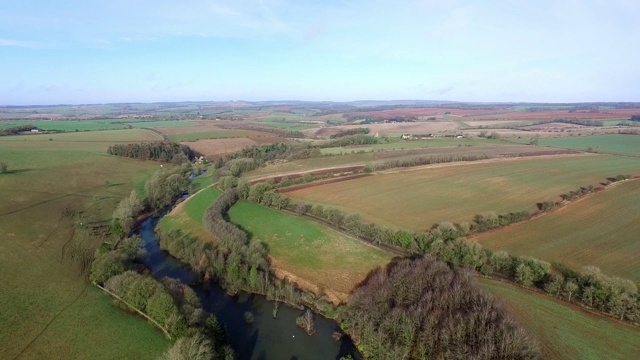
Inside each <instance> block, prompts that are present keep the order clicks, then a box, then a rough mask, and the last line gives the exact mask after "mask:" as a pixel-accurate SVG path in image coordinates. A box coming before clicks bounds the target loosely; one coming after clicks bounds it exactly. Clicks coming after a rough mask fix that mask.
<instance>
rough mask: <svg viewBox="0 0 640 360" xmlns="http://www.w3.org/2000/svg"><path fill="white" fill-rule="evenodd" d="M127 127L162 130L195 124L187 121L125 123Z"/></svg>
mask: <svg viewBox="0 0 640 360" xmlns="http://www.w3.org/2000/svg"><path fill="white" fill-rule="evenodd" d="M126 124H127V125H131V126H132V127H134V128H163V127H176V126H191V125H195V124H197V123H196V122H194V121H188V120H156V121H132V122H127V123H126Z"/></svg>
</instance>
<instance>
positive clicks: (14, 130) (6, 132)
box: [0, 125, 38, 136]
mask: <svg viewBox="0 0 640 360" xmlns="http://www.w3.org/2000/svg"><path fill="white" fill-rule="evenodd" d="M31 130H38V127H37V126H33V125H20V126H14V127H10V128H6V129H0V136H10V135H19V134H20V133H23V132H25V131H31Z"/></svg>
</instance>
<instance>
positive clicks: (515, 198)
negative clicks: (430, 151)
mask: <svg viewBox="0 0 640 360" xmlns="http://www.w3.org/2000/svg"><path fill="white" fill-rule="evenodd" d="M639 172H640V159H635V158H625V157H615V156H609V155H601V156H579V157H563V158H548V159H526V160H525V159H523V160H520V159H519V160H513V161H503V162H489V163H480V164H465V165H459V166H447V165H445V166H442V167H433V168H427V169H417V170H409V171H403V172H395V173H394V172H389V173H382V174H376V175H375V176H368V177H363V178H359V179H356V180H349V181H344V182H337V183H332V184H325V185H318V186H314V187H309V188H305V189H300V190H294V191H291V192H288V193H287V195H288V196H290V197H292V198H294V199H298V200H305V201H308V202H313V203H323V204H331V205H335V206H337V207H339V208H341V209H343V210H345V211H346V212H348V213H351V212H358V213H360V214H362V215H363V217H364V218H366V219H368V220H370V221H374V222H376V223H379V224H382V225H387V226H395V227H400V228H407V229H413V230H425V229H428V228H430V227H431V226H432V225H433V224H436V223H439V222H442V221H451V222H464V221H471V220H472V218H473V216H474V215H475V214H478V213H485V212H489V211H494V212H496V213H498V214H501V213H508V212H512V211H521V210H531V211H533V210H534V209H535V204H536V203H537V202H540V201H545V200H553V199H556V198H558V197H559V195H560V194H562V193H565V192H567V191H570V190H575V189H577V188H578V187H580V186H587V185H590V184H593V185H597V184H598V183H599V182H601V181H604V180H605V178H606V177H608V176H615V175H617V174H621V173H624V174H637V173H639Z"/></svg>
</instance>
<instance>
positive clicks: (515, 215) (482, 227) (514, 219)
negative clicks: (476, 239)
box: [470, 211, 531, 232]
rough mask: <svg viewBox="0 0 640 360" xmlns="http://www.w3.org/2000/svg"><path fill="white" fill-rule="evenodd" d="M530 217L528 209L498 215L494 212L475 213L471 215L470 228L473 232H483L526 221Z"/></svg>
mask: <svg viewBox="0 0 640 360" xmlns="http://www.w3.org/2000/svg"><path fill="white" fill-rule="evenodd" d="M530 217H531V214H530V213H529V212H528V211H517V212H511V213H508V214H500V215H496V214H495V213H494V212H489V213H486V214H477V215H475V216H474V217H473V223H472V224H471V228H470V229H471V231H473V232H483V231H488V230H492V229H497V228H499V227H503V226H507V225H510V224H515V223H518V222H521V221H526V220H529V218H530Z"/></svg>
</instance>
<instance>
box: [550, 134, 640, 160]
mask: <svg viewBox="0 0 640 360" xmlns="http://www.w3.org/2000/svg"><path fill="white" fill-rule="evenodd" d="M538 145H541V146H552V147H558V148H565V149H575V150H584V151H595V152H600V153H608V154H618V155H632V156H640V136H638V135H594V136H575V137H563V138H548V139H545V138H540V139H538Z"/></svg>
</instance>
